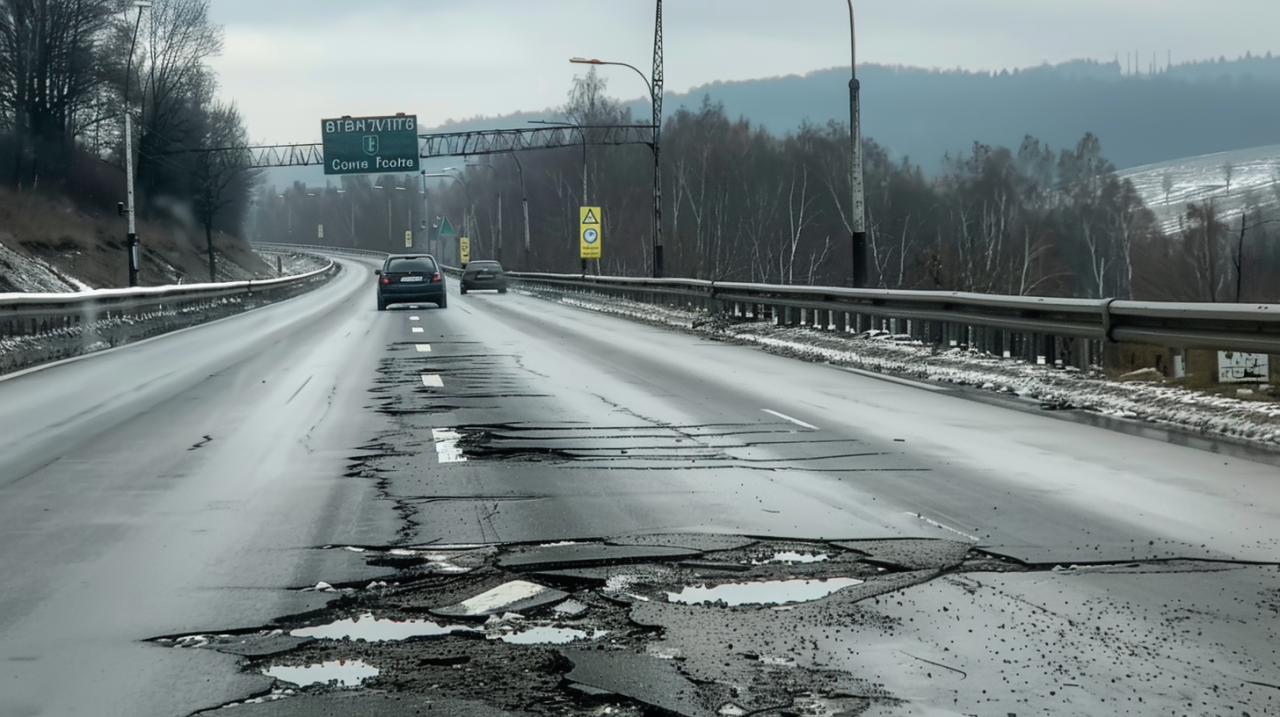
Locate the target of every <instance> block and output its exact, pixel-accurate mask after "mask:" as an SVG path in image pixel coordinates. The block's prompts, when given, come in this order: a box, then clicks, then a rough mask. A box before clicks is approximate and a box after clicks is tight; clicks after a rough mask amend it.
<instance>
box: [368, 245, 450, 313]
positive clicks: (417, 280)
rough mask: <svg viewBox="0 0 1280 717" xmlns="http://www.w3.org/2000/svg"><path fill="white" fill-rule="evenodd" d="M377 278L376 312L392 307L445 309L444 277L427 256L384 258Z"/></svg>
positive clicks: (401, 255) (403, 255) (400, 255)
mask: <svg viewBox="0 0 1280 717" xmlns="http://www.w3.org/2000/svg"><path fill="white" fill-rule="evenodd" d="M376 273H377V275H378V311H386V310H387V307H388V306H390V305H392V304H435V305H436V306H439V307H440V308H442V309H443V308H445V307H447V306H448V305H449V300H448V299H447V298H446V297H445V293H444V274H443V273H442V272H441V271H440V265H439V264H438V263H436V259H435V257H433V256H431V255H430V254H397V255H393V256H389V257H387V260H386V261H385V262H383V264H382V268H381V269H379V270H378V271H377V272H376Z"/></svg>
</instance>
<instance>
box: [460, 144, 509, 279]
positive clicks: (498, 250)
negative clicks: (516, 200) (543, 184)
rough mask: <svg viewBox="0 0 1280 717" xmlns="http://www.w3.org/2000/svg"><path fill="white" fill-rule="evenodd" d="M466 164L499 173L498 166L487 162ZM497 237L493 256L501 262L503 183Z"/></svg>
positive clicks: (499, 189)
mask: <svg viewBox="0 0 1280 717" xmlns="http://www.w3.org/2000/svg"><path fill="white" fill-rule="evenodd" d="M466 166H467V167H488V168H489V169H491V170H493V173H494V174H495V175H497V173H498V168H497V167H495V166H493V165H492V164H489V163H487V162H471V163H468V164H467V165H466ZM495 239H496V242H495V246H494V251H493V258H494V259H496V260H497V261H498V262H499V263H501V262H502V185H501V184H499V185H498V231H497V236H496V237H495Z"/></svg>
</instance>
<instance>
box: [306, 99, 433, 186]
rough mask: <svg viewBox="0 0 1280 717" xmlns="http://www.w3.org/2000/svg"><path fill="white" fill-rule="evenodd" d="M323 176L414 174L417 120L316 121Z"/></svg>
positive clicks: (411, 117) (397, 117) (406, 117)
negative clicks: (322, 157)
mask: <svg viewBox="0 0 1280 717" xmlns="http://www.w3.org/2000/svg"><path fill="white" fill-rule="evenodd" d="M320 135H321V137H323V139H324V173H325V174H382V173H384V172H417V171H418V117H417V115H403V114H399V115H395V116H394V117H342V118H340V119H327V120H321V122H320Z"/></svg>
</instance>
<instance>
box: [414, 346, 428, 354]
mask: <svg viewBox="0 0 1280 717" xmlns="http://www.w3.org/2000/svg"><path fill="white" fill-rule="evenodd" d="M415 348H417V349H418V353H420V354H429V353H431V344H418V345H417V346H416V347H415Z"/></svg>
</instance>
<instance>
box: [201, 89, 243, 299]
mask: <svg viewBox="0 0 1280 717" xmlns="http://www.w3.org/2000/svg"><path fill="white" fill-rule="evenodd" d="M205 117H206V123H207V124H206V127H205V131H204V132H203V133H202V135H201V144H202V147H201V150H202V151H200V152H198V153H197V163H196V180H197V183H198V188H199V190H198V191H197V193H196V195H195V202H194V204H195V207H194V208H195V214H196V217H197V218H198V219H199V220H200V223H201V225H203V227H204V238H205V250H206V251H207V253H208V258H209V281H211V282H212V281H217V280H218V273H217V265H216V260H215V258H214V249H213V231H214V227H215V225H216V223H217V221H218V219H219V218H220V216H221V215H222V214H223V213H224V212H226V211H227V210H228V209H229V208H230V207H232V206H235V205H236V204H238V203H243V202H245V201H247V199H248V196H249V194H250V193H251V192H252V190H253V183H254V180H255V179H256V175H255V174H254V173H253V171H252V170H250V168H249V167H250V157H249V153H248V150H234V149H228V148H233V147H247V146H248V144H249V141H248V139H249V138H248V133H247V132H246V131H245V128H244V123H243V121H242V120H241V118H240V112H239V110H237V109H236V107H235V105H221V104H215V105H213V106H211V107H210V108H209V109H208V112H207V113H206V115H205Z"/></svg>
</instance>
